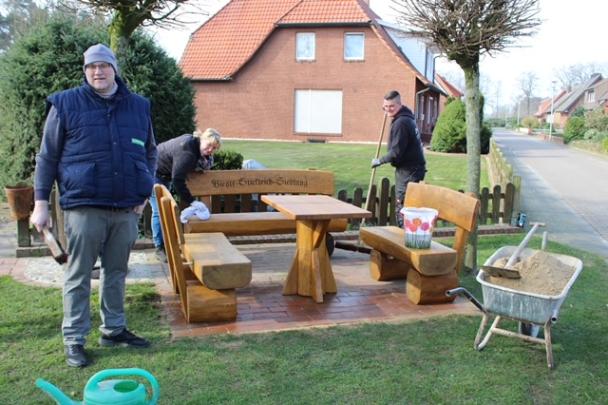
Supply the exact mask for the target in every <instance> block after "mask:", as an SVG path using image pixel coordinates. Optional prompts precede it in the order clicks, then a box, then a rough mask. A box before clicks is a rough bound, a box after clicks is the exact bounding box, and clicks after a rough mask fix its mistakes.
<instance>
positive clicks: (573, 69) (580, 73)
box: [554, 62, 608, 90]
mask: <svg viewBox="0 0 608 405" xmlns="http://www.w3.org/2000/svg"><path fill="white" fill-rule="evenodd" d="M594 73H601V74H603V75H604V76H606V75H608V64H605V63H604V64H600V63H595V62H591V63H577V64H574V65H569V66H562V67H560V68H557V69H554V74H555V77H556V78H557V80H558V81H559V82H560V84H561V87H562V88H563V89H566V90H568V89H572V88H573V87H576V86H578V85H580V84H583V83H584V82H585V81H586V80H587V79H589V77H591V75H592V74H594Z"/></svg>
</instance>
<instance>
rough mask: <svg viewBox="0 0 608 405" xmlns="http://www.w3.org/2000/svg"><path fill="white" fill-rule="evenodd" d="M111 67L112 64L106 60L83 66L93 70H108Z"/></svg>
mask: <svg viewBox="0 0 608 405" xmlns="http://www.w3.org/2000/svg"><path fill="white" fill-rule="evenodd" d="M111 67H112V65H110V64H109V63H107V62H97V63H89V64H88V65H86V66H85V69H86V70H90V71H93V72H94V71H96V70H97V69H99V70H108V69H109V68H111Z"/></svg>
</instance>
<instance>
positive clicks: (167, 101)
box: [0, 15, 195, 187]
mask: <svg viewBox="0 0 608 405" xmlns="http://www.w3.org/2000/svg"><path fill="white" fill-rule="evenodd" d="M99 42H102V43H106V44H107V43H108V34H107V27H106V26H104V25H101V24H99V23H95V22H94V21H91V20H77V19H75V18H74V17H69V16H62V15H59V16H54V17H52V18H51V19H50V20H49V21H48V22H47V23H46V24H44V25H40V26H38V27H33V28H32V30H31V31H30V32H29V33H27V34H26V35H24V36H23V37H21V38H20V39H19V40H17V41H16V42H15V43H14V44H13V45H12V46H11V48H10V49H9V50H8V51H7V52H6V53H5V54H3V55H2V56H0V100H2V102H1V103H0V186H2V187H3V186H4V185H7V184H12V183H17V182H21V181H30V182H31V179H32V176H33V172H34V167H35V156H36V153H37V152H38V149H39V148H40V141H41V138H42V131H43V126H44V121H45V118H46V97H47V96H49V95H50V94H52V93H54V92H56V91H60V90H65V89H68V88H70V87H75V86H78V85H80V84H81V83H82V82H83V80H84V73H83V69H82V54H83V52H84V51H85V50H86V49H87V48H88V47H89V46H91V45H93V44H96V43H99ZM118 60H119V66H120V69H121V76H122V77H123V79H124V80H125V81H126V82H127V84H128V86H129V88H130V89H131V90H132V91H135V92H137V93H139V94H140V95H142V96H144V97H147V98H149V99H150V101H151V102H152V119H153V124H154V129H155V135H156V141H157V143H160V142H162V141H164V140H167V139H171V138H173V137H175V136H178V135H182V134H184V133H192V131H193V130H194V114H195V110H194V105H193V101H192V100H193V97H194V90H193V88H192V86H191V85H190V83H189V81H188V80H187V79H185V78H184V77H183V75H182V73H181V71H180V69H179V67H178V66H177V64H176V62H175V61H174V60H173V59H172V58H170V57H169V56H168V55H167V54H166V53H165V52H164V51H163V50H162V49H161V48H160V47H159V46H158V45H156V44H155V43H154V41H153V40H152V39H151V38H150V37H149V36H148V35H146V34H144V33H142V32H136V33H135V34H134V35H133V37H132V39H131V44H130V48H129V50H128V52H127V53H126V54H125V55H118Z"/></svg>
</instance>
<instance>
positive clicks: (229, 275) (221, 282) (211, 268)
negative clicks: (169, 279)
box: [183, 232, 251, 290]
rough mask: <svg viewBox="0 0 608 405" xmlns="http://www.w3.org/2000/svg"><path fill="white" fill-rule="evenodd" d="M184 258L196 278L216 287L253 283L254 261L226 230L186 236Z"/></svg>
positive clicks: (208, 285)
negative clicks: (230, 237) (252, 264)
mask: <svg viewBox="0 0 608 405" xmlns="http://www.w3.org/2000/svg"><path fill="white" fill-rule="evenodd" d="M184 236H185V239H186V243H184V246H183V253H184V257H185V258H186V259H187V260H188V262H189V263H190V265H191V268H192V272H193V273H194V275H195V276H196V278H197V279H198V280H199V281H200V282H201V283H203V284H204V285H205V286H207V287H208V288H210V289H212V290H225V289H234V288H243V287H246V286H248V285H249V283H250V282H251V261H250V260H249V259H248V258H247V257H245V255H243V254H242V253H241V252H239V250H238V249H237V248H236V247H235V246H233V245H232V244H231V243H230V241H228V239H227V238H226V236H224V234H223V233H217V232H214V233H202V234H190V235H189V234H186V235H184Z"/></svg>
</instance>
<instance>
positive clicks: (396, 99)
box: [372, 90, 426, 228]
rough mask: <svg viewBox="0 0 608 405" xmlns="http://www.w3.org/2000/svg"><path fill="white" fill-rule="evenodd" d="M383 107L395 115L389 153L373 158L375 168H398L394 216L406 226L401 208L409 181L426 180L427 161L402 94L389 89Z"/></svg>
mask: <svg viewBox="0 0 608 405" xmlns="http://www.w3.org/2000/svg"><path fill="white" fill-rule="evenodd" d="M382 109H383V110H384V111H385V112H386V115H388V116H389V117H390V118H392V122H391V134H390V137H389V139H388V145H387V148H388V152H387V154H386V155H384V156H382V157H381V158H379V159H372V168H374V167H377V166H380V165H382V164H385V163H390V164H391V165H392V166H393V167H395V199H396V201H395V215H396V216H397V224H398V225H399V226H400V227H402V228H403V215H402V214H401V212H400V211H401V208H403V199H404V197H405V190H406V189H407V184H408V183H409V182H410V181H413V182H415V183H418V182H419V181H422V180H424V174H425V173H426V160H425V159H424V152H423V149H422V141H421V139H420V132H419V131H418V127H417V126H416V120H415V119H414V114H413V113H412V111H411V110H410V109H409V108H407V107H406V106H404V105H403V104H401V96H400V95H399V93H398V92H397V91H396V90H392V91H389V92H388V93H387V94H386V95H385V96H384V102H383V103H382Z"/></svg>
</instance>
